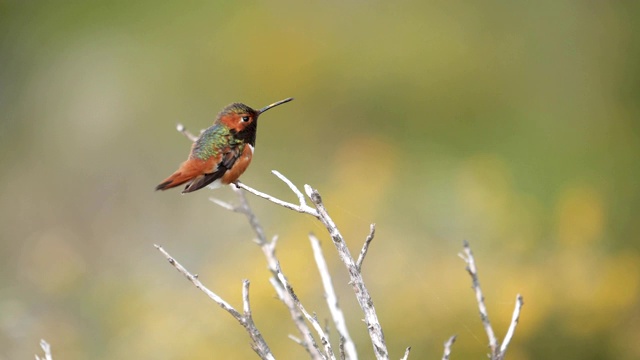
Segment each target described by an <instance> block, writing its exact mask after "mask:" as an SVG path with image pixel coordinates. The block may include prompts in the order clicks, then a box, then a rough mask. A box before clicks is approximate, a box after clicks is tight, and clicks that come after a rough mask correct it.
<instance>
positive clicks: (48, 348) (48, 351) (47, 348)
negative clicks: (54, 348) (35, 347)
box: [36, 339, 53, 360]
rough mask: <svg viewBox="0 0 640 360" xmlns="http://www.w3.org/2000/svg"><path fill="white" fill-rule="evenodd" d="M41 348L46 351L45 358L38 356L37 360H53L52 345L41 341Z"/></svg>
mask: <svg viewBox="0 0 640 360" xmlns="http://www.w3.org/2000/svg"><path fill="white" fill-rule="evenodd" d="M40 347H41V348H42V351H44V356H43V357H40V356H38V355H36V360H53V356H52V355H51V345H49V343H48V342H46V341H45V340H44V339H42V340H40Z"/></svg>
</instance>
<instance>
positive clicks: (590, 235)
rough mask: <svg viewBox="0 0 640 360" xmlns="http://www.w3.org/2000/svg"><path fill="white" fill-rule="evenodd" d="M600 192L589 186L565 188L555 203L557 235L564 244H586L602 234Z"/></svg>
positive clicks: (602, 216) (602, 221)
mask: <svg viewBox="0 0 640 360" xmlns="http://www.w3.org/2000/svg"><path fill="white" fill-rule="evenodd" d="M602 207H603V205H602V199H601V197H600V194H599V193H598V192H597V191H596V190H595V189H593V188H592V187H589V186H577V187H571V188H569V189H567V190H566V191H565V192H564V193H563V194H562V195H561V197H560V200H559V201H558V204H557V220H556V221H557V235H558V239H559V241H560V242H561V243H563V244H566V245H573V246H576V245H588V244H593V243H594V242H596V241H597V240H598V239H599V238H600V237H601V235H602V229H603V226H604V221H605V219H604V211H603V208H602Z"/></svg>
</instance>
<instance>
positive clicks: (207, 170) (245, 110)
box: [156, 98, 293, 194]
mask: <svg viewBox="0 0 640 360" xmlns="http://www.w3.org/2000/svg"><path fill="white" fill-rule="evenodd" d="M291 100H293V98H287V99H284V100H280V101H278V102H275V103H273V104H271V105H267V106H265V107H263V108H262V109H260V110H254V109H252V108H250V107H249V106H247V105H245V104H242V103H233V104H230V105H227V106H226V107H225V108H224V109H222V111H220V112H219V113H218V115H217V116H216V121H214V123H213V125H212V126H211V127H209V128H208V129H206V130H204V131H203V132H202V133H201V134H200V136H199V137H198V139H197V140H196V141H194V143H193V145H192V146H191V152H190V153H189V158H188V159H187V160H186V161H185V162H183V163H182V164H181V165H180V167H179V168H178V170H176V171H175V172H174V173H173V174H172V175H171V176H169V177H168V178H166V179H165V180H164V181H163V182H162V183H160V185H158V186H156V190H167V189H171V188H173V187H176V186H180V185H182V184H187V186H186V187H185V188H184V190H182V193H183V194H185V193H190V192H192V191H196V190H198V189H202V188H203V187H205V186H207V185H211V187H213V188H216V187H220V186H221V185H228V184H231V183H234V182H236V181H237V180H238V178H239V177H240V175H242V173H244V171H245V170H247V167H248V166H249V163H251V158H252V156H253V149H254V147H255V146H256V130H257V128H258V116H260V115H261V114H262V113H263V112H265V111H267V110H269V109H271V108H273V107H276V106H278V105H282V104H284V103H288V102H289V101H291Z"/></svg>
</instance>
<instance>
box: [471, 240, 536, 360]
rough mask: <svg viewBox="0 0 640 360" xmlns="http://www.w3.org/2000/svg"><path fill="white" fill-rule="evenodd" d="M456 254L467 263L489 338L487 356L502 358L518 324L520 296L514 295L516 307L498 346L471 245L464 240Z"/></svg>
mask: <svg viewBox="0 0 640 360" xmlns="http://www.w3.org/2000/svg"><path fill="white" fill-rule="evenodd" d="M458 256H460V257H461V258H462V260H464V261H465V262H466V263H467V272H468V273H469V275H470V276H471V284H472V285H471V286H472V288H473V291H474V293H475V295H476V301H477V303H478V309H479V310H480V319H481V320H482V325H483V326H484V330H485V332H486V333H487V337H488V338H489V349H490V350H491V353H490V354H489V357H490V359H491V360H503V359H504V356H505V352H506V351H507V347H508V346H509V343H510V342H511V339H512V338H513V333H514V332H515V329H516V326H517V325H518V321H519V319H520V310H521V309H522V305H523V304H524V302H523V299H522V296H521V295H520V294H518V295H517V297H516V307H515V309H514V311H513V316H512V319H511V324H510V325H509V330H508V331H507V334H506V336H505V337H504V340H503V341H502V346H500V347H498V339H497V338H496V335H495V332H494V331H493V328H492V327H491V322H490V321H489V314H488V312H487V307H486V306H485V304H484V295H483V294H482V289H481V288H480V280H479V279H478V268H477V267H476V263H475V259H474V258H473V252H472V251H471V247H470V246H469V242H468V241H465V242H464V254H458Z"/></svg>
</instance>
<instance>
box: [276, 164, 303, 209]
mask: <svg viewBox="0 0 640 360" xmlns="http://www.w3.org/2000/svg"><path fill="white" fill-rule="evenodd" d="M271 173H272V174H273V175H275V176H277V177H278V179H280V180H282V181H283V182H284V183H285V184H287V186H289V189H291V191H293V193H294V194H296V196H297V197H298V201H299V202H300V206H306V205H307V201H306V200H305V199H304V195H303V194H302V191H300V189H298V187H297V186H295V185H294V184H293V183H292V182H291V180H289V179H287V178H286V176H284V175H282V174H281V173H280V172H279V171H277V170H271Z"/></svg>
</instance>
